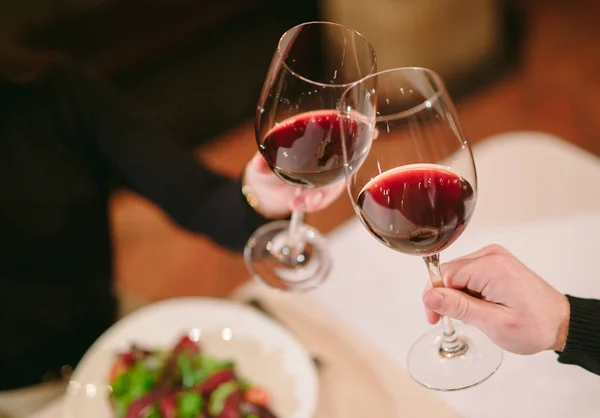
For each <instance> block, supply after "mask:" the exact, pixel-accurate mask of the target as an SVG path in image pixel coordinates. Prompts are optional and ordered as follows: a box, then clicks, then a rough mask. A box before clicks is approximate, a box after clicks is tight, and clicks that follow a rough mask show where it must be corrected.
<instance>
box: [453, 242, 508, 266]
mask: <svg viewBox="0 0 600 418" xmlns="http://www.w3.org/2000/svg"><path fill="white" fill-rule="evenodd" d="M503 251H506V250H504V248H503V247H501V246H499V245H497V244H491V245H486V246H485V247H482V248H480V249H478V250H477V251H474V252H472V253H469V254H465V255H463V256H461V257H457V258H455V259H454V260H452V261H451V262H453V261H459V260H470V259H473V258H478V257H481V256H484V255H487V254H492V253H501V252H503Z"/></svg>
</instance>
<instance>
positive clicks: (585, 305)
mask: <svg viewBox="0 0 600 418" xmlns="http://www.w3.org/2000/svg"><path fill="white" fill-rule="evenodd" d="M566 296H567V298H568V300H569V304H570V305H571V315H570V321H569V333H568V336H567V343H566V345H565V349H564V350H563V351H562V352H560V353H558V354H559V356H558V361H559V362H560V363H565V364H577V365H579V366H581V367H583V368H585V369H587V370H589V371H591V372H592V373H596V374H600V300H597V299H582V298H577V297H574V296H570V295H566Z"/></svg>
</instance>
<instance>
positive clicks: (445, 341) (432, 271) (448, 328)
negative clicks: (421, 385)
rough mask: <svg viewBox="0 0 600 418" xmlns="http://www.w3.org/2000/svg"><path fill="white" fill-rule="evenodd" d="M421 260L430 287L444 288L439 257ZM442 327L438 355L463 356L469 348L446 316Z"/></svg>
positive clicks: (448, 356) (436, 255) (435, 255)
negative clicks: (442, 333) (423, 263)
mask: <svg viewBox="0 0 600 418" xmlns="http://www.w3.org/2000/svg"><path fill="white" fill-rule="evenodd" d="M423 260H425V264H426V265H427V270H428V271H429V278H430V279H431V284H432V286H433V287H444V286H445V284H444V280H443V279H442V273H441V271H440V255H439V254H434V255H430V256H427V257H423ZM442 327H443V329H444V335H443V338H442V342H441V343H440V355H441V356H442V357H445V358H452V357H458V356H461V355H463V354H465V353H466V352H467V350H468V349H469V346H468V345H467V343H465V342H464V341H463V340H462V339H461V338H460V337H459V335H458V333H457V332H456V330H455V329H454V324H453V323H452V320H451V319H450V318H448V317H447V316H442Z"/></svg>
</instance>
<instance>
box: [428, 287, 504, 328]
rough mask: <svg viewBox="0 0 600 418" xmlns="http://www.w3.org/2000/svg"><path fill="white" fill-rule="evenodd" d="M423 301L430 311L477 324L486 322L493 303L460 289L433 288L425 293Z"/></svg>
mask: <svg viewBox="0 0 600 418" xmlns="http://www.w3.org/2000/svg"><path fill="white" fill-rule="evenodd" d="M423 302H424V303H425V306H427V308H429V309H431V310H432V311H434V312H436V313H438V314H440V315H445V316H448V317H450V318H452V319H458V320H460V321H463V322H465V323H468V324H473V325H475V326H477V325H478V324H482V323H484V322H486V318H488V317H489V316H490V314H492V313H493V311H494V308H495V306H494V304H491V303H490V302H486V301H483V300H481V299H476V298H474V297H473V296H470V295H468V294H466V293H464V292H461V291H460V290H455V289H447V288H434V289H431V290H429V291H428V292H427V293H425V296H424V297H423Z"/></svg>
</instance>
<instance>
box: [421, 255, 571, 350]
mask: <svg viewBox="0 0 600 418" xmlns="http://www.w3.org/2000/svg"><path fill="white" fill-rule="evenodd" d="M442 267H443V269H442V273H443V276H444V283H446V286H447V288H440V289H432V288H431V286H427V288H426V290H425V292H424V294H423V303H424V305H425V311H426V313H427V320H428V321H429V322H430V323H432V324H435V323H437V322H438V321H439V319H440V314H443V315H447V316H449V317H451V318H455V319H458V320H461V321H463V322H465V323H467V324H473V325H474V326H476V327H477V328H479V329H480V330H482V331H483V332H484V333H485V334H486V335H487V336H488V337H490V338H491V339H492V341H494V342H495V343H496V344H498V346H500V347H502V348H503V349H505V350H508V351H510V352H512V353H516V354H535V353H538V352H540V351H543V350H556V351H562V350H563V349H564V348H565V344H566V341H567V334H568V328H569V317H570V306H569V301H568V299H567V297H566V296H565V295H563V294H561V293H560V292H559V291H558V290H556V289H554V288H553V287H552V286H550V284H548V282H546V281H545V280H544V279H542V278H541V277H540V276H538V275H537V274H536V273H535V272H534V271H532V270H531V269H530V268H528V267H527V266H526V265H524V264H523V263H522V262H521V261H519V260H518V259H517V258H516V257H515V256H513V255H512V254H511V253H510V252H508V251H507V250H506V249H505V248H503V247H501V246H499V245H488V246H487V247H484V248H482V249H480V250H478V251H475V252H474V253H472V254H467V255H465V256H463V257H460V258H457V259H455V260H452V261H450V262H448V263H444V264H443V266H442ZM531 295H535V298H532V297H531Z"/></svg>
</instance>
